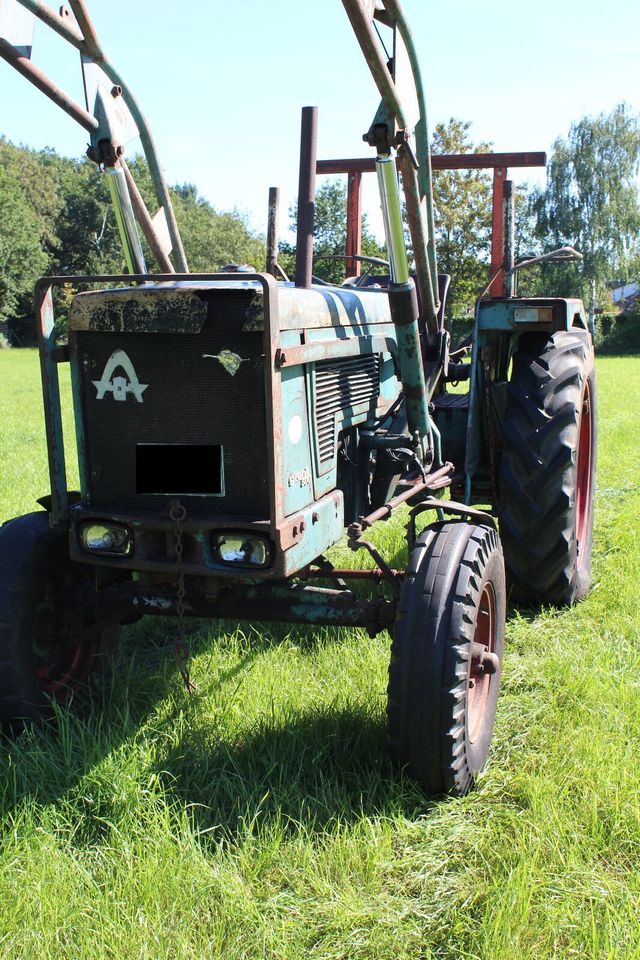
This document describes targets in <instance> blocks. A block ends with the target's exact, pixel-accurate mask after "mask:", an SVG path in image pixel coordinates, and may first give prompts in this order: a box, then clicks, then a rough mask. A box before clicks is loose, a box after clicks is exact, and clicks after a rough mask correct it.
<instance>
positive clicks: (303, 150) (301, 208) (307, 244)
mask: <svg viewBox="0 0 640 960" xmlns="http://www.w3.org/2000/svg"><path fill="white" fill-rule="evenodd" d="M317 145H318V108H317V107H303V108H302V124H301V129H300V177H299V180H298V224H297V231H296V287H310V286H311V273H312V266H313V219H314V213H315V199H316V154H317Z"/></svg>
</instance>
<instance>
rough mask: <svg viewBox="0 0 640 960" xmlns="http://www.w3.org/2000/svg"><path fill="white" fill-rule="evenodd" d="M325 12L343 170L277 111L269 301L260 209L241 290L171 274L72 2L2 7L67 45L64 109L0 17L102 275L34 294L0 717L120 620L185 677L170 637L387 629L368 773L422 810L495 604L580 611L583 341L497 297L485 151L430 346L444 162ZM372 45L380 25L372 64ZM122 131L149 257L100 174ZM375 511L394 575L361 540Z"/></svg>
mask: <svg viewBox="0 0 640 960" xmlns="http://www.w3.org/2000/svg"><path fill="white" fill-rule="evenodd" d="M343 5H344V7H345V10H346V12H347V14H348V17H349V21H350V23H351V26H352V28H353V31H354V33H355V36H356V38H357V41H358V43H359V45H360V47H361V49H362V52H363V53H364V56H365V58H366V61H367V63H368V65H369V67H370V68H371V73H372V76H373V78H374V81H375V83H376V85H377V88H378V92H379V95H380V97H381V103H380V107H379V109H378V111H377V113H376V114H375V117H374V120H373V122H372V124H371V125H370V127H369V129H368V130H367V132H366V134H365V138H364V139H365V140H366V142H367V143H368V144H369V146H370V147H371V149H372V155H371V156H370V157H369V158H366V159H364V160H350V161H318V160H317V158H316V154H315V141H316V121H317V118H316V111H315V108H304V110H303V116H302V137H301V145H302V148H301V158H300V183H299V200H298V210H299V219H298V237H297V262H296V272H295V278H294V279H293V280H289V279H288V278H287V277H286V276H285V275H284V272H283V270H282V268H281V267H280V265H279V264H278V257H277V241H276V238H277V231H276V226H275V224H276V213H277V204H276V199H277V197H276V194H275V191H274V192H273V194H272V197H271V204H270V212H271V217H270V222H269V236H268V244H267V246H268V253H267V265H266V269H265V270H264V272H259V271H256V270H253V269H252V268H247V267H243V268H241V269H238V268H237V267H233V265H230V267H229V269H227V270H225V271H224V272H222V273H216V274H192V273H189V272H188V267H187V263H186V259H185V255H184V251H183V249H182V245H181V243H180V238H179V234H178V232H177V227H176V225H175V219H174V217H173V213H172V211H171V206H170V200H169V195H168V191H167V189H166V185H165V184H164V181H163V179H162V175H161V173H160V167H159V164H158V162H157V160H156V158H155V153H154V148H153V141H152V139H151V136H150V134H149V133H148V130H147V127H146V123H145V121H144V117H143V116H142V114H141V113H140V111H139V109H138V107H137V104H136V102H135V100H134V98H133V97H132V95H131V93H130V91H129V90H128V88H127V86H126V84H125V83H124V82H123V80H122V78H121V77H120V75H119V74H118V73H117V72H116V70H115V68H114V67H113V66H112V65H111V63H110V62H109V61H108V60H107V58H106V56H105V55H104V53H103V51H102V48H101V46H100V44H99V41H98V38H97V36H96V33H95V30H94V28H93V25H92V23H91V21H90V20H89V17H88V14H87V11H86V9H85V7H84V4H83V2H82V0H74V2H73V3H71V7H72V10H73V13H74V14H75V18H74V17H71V16H70V15H66V16H62V15H60V16H58V15H57V14H53V12H52V11H51V10H50V9H49V8H47V7H45V5H44V4H42V3H40V2H38V0H29V2H27V0H19V2H18V0H15V10H16V11H20V12H21V14H22V15H24V14H28V17H33V16H35V17H36V18H39V19H41V20H45V21H46V22H47V23H48V25H49V26H52V27H53V28H54V29H55V30H56V31H57V32H58V33H60V34H61V35H63V36H64V37H65V39H67V40H68V41H69V42H71V43H72V44H73V45H74V46H76V47H77V48H79V49H80V50H81V52H82V63H83V69H84V70H85V74H86V77H85V79H86V83H85V86H86V88H87V90H88V91H93V92H92V93H91V96H92V97H93V101H91V100H88V102H87V105H86V109H85V108H84V107H81V106H79V105H78V104H76V103H75V102H73V101H72V100H70V99H69V98H67V97H66V96H65V95H63V94H62V92H61V91H60V90H59V89H58V88H54V87H53V85H52V84H51V83H50V81H48V79H47V78H46V77H44V76H43V75H42V74H41V73H40V72H39V71H38V72H37V75H36V71H37V68H36V67H35V66H34V65H33V64H31V61H30V59H29V57H28V56H26V55H24V53H23V52H21V51H23V50H24V43H23V44H22V45H21V44H19V43H17V42H11V38H12V37H13V38H14V40H15V39H16V38H15V36H14V34H10V33H9V31H8V30H7V29H6V24H3V22H2V21H1V20H0V27H5V33H4V34H3V37H5V39H2V40H1V41H0V53H2V56H3V57H4V58H5V60H7V61H9V62H10V63H11V64H12V65H13V66H15V67H16V68H18V69H20V70H21V72H22V73H23V74H24V75H25V76H26V77H27V78H28V79H30V80H32V81H34V82H36V81H37V82H38V85H39V86H40V88H41V89H43V90H44V92H45V93H47V94H48V95H49V96H50V97H51V98H52V99H54V100H56V102H57V103H58V104H59V105H60V106H62V107H63V108H64V109H65V110H66V112H67V113H70V114H71V115H72V116H74V117H75V119H76V120H78V122H79V123H81V124H82V125H83V126H84V128H85V129H87V130H88V132H89V134H90V137H91V147H90V155H91V156H92V158H93V159H94V160H95V161H96V162H97V163H98V164H99V165H100V167H101V168H102V169H104V171H105V175H106V176H107V177H108V178H109V182H110V186H111V193H112V198H113V202H114V207H115V210H116V214H117V219H118V224H119V227H120V232H121V237H122V241H123V245H124V250H125V255H126V259H127V263H128V268H129V273H128V274H126V275H124V276H118V277H82V278H70V277H62V278H52V277H48V278H45V279H43V280H41V281H40V282H39V283H38V285H37V289H36V315H37V323H38V331H39V343H40V357H41V366H42V383H43V396H44V409H45V422H46V430H47V443H48V454H49V466H50V491H49V493H48V494H47V495H46V496H43V497H41V499H40V500H39V501H38V502H39V503H40V505H41V507H42V508H43V509H42V510H41V511H39V512H35V513H31V514H28V515H26V516H21V517H17V518H15V519H13V520H10V521H9V522H7V523H5V524H4V526H3V527H2V529H1V530H0V570H1V573H2V585H1V587H0V591H1V592H0V659H1V660H2V671H1V672H0V717H1V719H2V722H3V724H4V725H5V726H6V727H8V728H12V729H20V728H21V726H22V725H23V724H24V723H25V722H26V721H29V720H33V719H38V718H41V717H43V716H46V715H47V714H48V713H49V712H50V710H51V704H52V702H53V701H55V700H56V699H62V700H64V699H65V698H68V697H69V696H70V694H73V693H76V692H78V691H80V690H82V689H83V687H84V686H85V685H86V683H87V682H88V680H89V678H90V676H91V674H92V673H94V672H95V671H96V670H98V669H99V668H100V666H101V664H102V663H104V661H105V658H108V657H109V656H110V655H111V654H112V652H113V650H114V648H115V646H116V644H117V640H118V636H119V633H120V630H121V627H122V625H123V624H126V623H130V622H132V621H134V620H136V619H138V618H140V617H142V616H145V615H149V616H169V617H173V618H177V625H178V626H177V634H178V637H177V649H178V652H179V654H180V657H181V661H180V663H181V670H182V672H183V675H184V676H185V679H186V680H187V681H188V679H189V678H188V659H187V652H188V651H187V647H186V640H185V628H184V620H185V618H187V617H189V618H190V617H220V618H232V619H234V620H246V621H253V622H256V621H257V622H262V621H283V622H295V623H303V624H311V625H318V624H325V625H333V626H343V627H344V626H347V627H364V628H366V630H368V631H369V632H370V634H372V635H375V634H377V633H378V632H380V631H383V630H387V631H389V633H390V635H391V638H392V640H391V658H390V666H389V682H388V730H389V743H390V750H391V757H392V761H393V764H394V765H395V767H396V768H398V769H399V770H404V771H406V773H407V774H408V775H410V776H411V777H413V778H414V779H415V780H416V781H418V783H419V784H421V785H422V787H423V788H424V789H425V790H426V791H428V792H429V793H433V794H439V793H444V792H452V793H457V794H462V793H465V792H466V791H467V790H469V789H470V787H471V786H472V785H473V783H474V780H475V778H476V777H477V775H478V774H479V772H480V771H481V770H482V768H483V766H484V765H485V762H486V760H487V756H488V753H489V748H490V742H491V737H492V731H493V725H494V718H495V714H496V704H497V698H498V689H499V684H500V673H501V665H502V660H503V653H504V631H505V616H506V603H507V593H508V592H509V594H510V597H511V598H512V599H513V600H514V601H518V602H522V603H525V604H540V603H545V604H547V603H550V604H569V605H571V604H573V603H575V602H576V601H577V600H579V599H580V598H581V597H583V596H584V595H585V593H586V592H587V591H588V589H589V584H590V555H591V540H592V528H593V495H594V471H595V458H596V393H595V381H594V363H593V346H592V338H591V335H590V331H589V325H588V322H587V318H586V316H585V311H584V308H583V305H582V303H581V302H580V301H578V300H571V299H558V298H551V297H550V298H536V299H522V298H519V297H518V296H517V294H516V279H517V275H518V271H519V270H521V269H524V268H525V267H526V266H528V265H530V263H531V262H532V261H531V260H529V261H525V262H524V263H516V262H514V257H513V217H512V216H510V215H509V211H510V203H511V201H510V191H509V183H508V182H506V183H505V179H506V171H507V167H509V166H515V165H524V164H532V163H540V162H544V157H542V159H541V158H540V155H522V154H511V155H506V154H494V155H491V154H487V155H484V156H483V158H482V159H481V160H478V159H477V158H476V161H475V162H476V163H482V164H483V165H485V166H487V167H493V169H494V221H493V223H494V229H493V247H492V257H491V275H490V284H489V287H488V288H487V290H486V291H485V293H484V294H483V296H481V297H480V299H479V300H478V302H477V307H476V314H475V323H474V329H473V334H472V336H471V337H470V338H469V339H468V340H466V341H463V342H462V343H460V344H455V345H452V344H451V342H450V334H449V331H448V330H447V326H446V323H445V310H444V306H445V299H446V295H447V288H448V284H449V278H448V277H447V276H446V275H443V274H439V273H438V270H437V260H436V250H435V245H434V234H435V231H434V210H433V199H432V181H431V178H432V167H433V166H434V165H435V161H437V162H438V164H439V165H440V166H447V165H449V166H461V165H463V164H464V163H465V162H469V158H468V157H467V158H466V160H465V158H460V157H457V158H456V157H449V158H446V157H445V158H442V157H439V158H433V161H434V163H432V158H431V157H430V154H429V146H428V131H427V125H426V114H425V108H424V97H423V91H422V84H421V80H420V75H419V72H418V66H417V56H416V52H415V47H414V43H413V40H412V37H411V34H410V31H409V29H408V27H407V24H406V21H405V18H404V15H403V12H402V10H401V7H400V4H399V3H398V2H397V0H380V2H364V0H343ZM28 17H27V19H28ZM9 20H10V18H9ZM18 20H20V18H19V17H16V20H15V21H14V22H12V23H10V24H9V26H11V27H12V29H14V28H15V29H17V27H16V23H17V21H18ZM374 27H376V28H377V29H378V30H384V31H388V34H389V41H388V47H389V48H391V47H392V48H393V57H392V58H391V60H390V61H389V62H387V58H386V56H385V54H384V51H383V50H382V48H381V46H380V42H379V39H378V32H377V31H376V29H374ZM15 29H14V33H15ZM406 77H409V78H410V79H409V82H408V83H407V81H406V79H402V78H406ZM88 96H89V94H88ZM129 124H134V126H135V127H136V128H137V130H138V131H139V132H140V134H141V137H142V142H143V145H144V147H145V150H146V152H147V157H148V159H149V166H150V169H151V172H152V174H153V176H154V182H155V185H156V193H157V196H158V200H159V202H160V204H161V207H162V211H163V216H164V218H165V221H166V224H167V227H168V230H167V231H166V233H167V235H168V237H169V240H168V242H166V241H165V239H163V236H161V235H160V232H159V231H156V229H155V224H156V222H157V220H154V219H153V218H152V217H151V216H150V214H149V213H148V211H147V209H146V207H145V206H144V204H143V203H142V200H141V198H140V195H139V193H138V191H137V188H136V186H135V183H134V182H133V178H132V177H131V174H130V172H129V171H128V168H127V166H126V162H125V160H124V155H123V143H124V142H125V136H124V130H125V129H126V128H127V126H128V125H129ZM328 169H331V170H333V171H338V172H347V173H349V174H350V178H349V189H350V201H353V202H350V203H349V211H350V217H351V221H350V224H349V230H348V236H349V238H350V247H349V248H348V249H347V251H346V258H347V271H346V272H347V276H348V279H347V280H346V281H345V282H344V283H343V284H341V285H330V284H328V283H324V282H322V281H318V280H316V279H315V278H314V276H313V273H312V256H313V250H312V240H313V198H314V191H315V177H316V173H317V172H318V171H319V172H326V171H327V170H328ZM367 171H373V172H374V173H375V175H376V177H377V180H378V185H379V192H380V202H381V209H382V214H383V220H384V230H385V238H386V246H387V256H388V260H387V262H386V263H385V264H383V265H382V269H383V272H382V273H378V274H377V275H375V276H374V275H372V274H371V273H369V272H366V271H365V272H364V273H363V274H361V273H360V264H361V263H362V260H363V259H364V258H362V257H361V254H360V250H359V249H358V242H357V237H358V229H357V220H358V218H359V209H358V206H359V203H358V200H359V194H358V192H357V187H358V186H359V178H360V176H361V175H362V174H363V173H366V172H367ZM354 185H355V186H354ZM352 188H353V190H354V193H353V196H351V191H352ZM136 221H137V223H136ZM139 230H140V231H142V234H143V235H144V237H145V238H146V244H143V242H142V241H141V238H140V234H139ZM406 230H408V233H409V234H410V238H411V261H410V259H409V257H408V254H407V241H406V238H405V232H406ZM354 238H355V239H354ZM149 252H151V253H152V254H153V255H154V256H155V258H156V261H157V264H158V269H157V272H155V273H154V272H151V271H149V270H148V269H147V265H146V261H145V256H149ZM551 256H553V257H554V258H556V259H559V258H562V259H567V258H575V257H577V256H579V255H578V254H576V253H575V251H573V250H571V249H570V248H563V249H562V250H560V251H556V252H555V253H554V254H553V255H551ZM536 262H537V261H536ZM377 267H378V269H380V267H381V264H380V263H378V264H377ZM61 283H65V284H70V283H71V284H76V285H80V284H82V285H83V289H82V292H79V293H77V294H76V296H75V298H74V299H73V302H72V304H71V307H70V312H69V333H68V341H64V342H63V341H60V340H59V339H58V338H57V336H56V333H55V324H54V315H53V291H54V288H55V286H56V285H58V284H61ZM61 364H69V366H70V370H71V378H72V385H73V405H74V416H75V427H76V435H77V457H78V466H79V476H80V489H79V490H77V491H76V490H69V489H68V485H67V480H66V467H65V454H64V445H63V436H62V416H61V406H60V395H59V386H58V368H59V366H60V365H61ZM400 507H402V508H403V510H402V516H403V518H404V522H405V523H406V541H407V547H408V562H407V565H406V568H405V569H397V567H396V565H395V564H397V562H398V561H397V560H394V559H393V558H390V557H388V556H384V551H382V549H381V548H379V546H376V543H375V534H370V531H371V530H372V529H373V528H374V527H375V526H376V525H377V524H380V523H383V522H384V521H386V520H387V519H388V518H389V517H390V516H392V515H393V514H394V513H395V512H396V511H397V510H398V509H399V508H400ZM345 534H346V537H347V543H348V546H349V547H350V548H351V549H352V550H353V551H354V553H355V552H357V553H358V559H359V561H361V562H359V563H358V564H357V565H355V566H356V568H354V569H343V568H342V567H340V568H337V567H336V566H335V565H334V563H332V561H331V558H330V556H328V554H329V551H330V550H331V548H332V547H333V546H334V545H335V544H337V543H338V542H339V541H340V540H341V539H342V538H343V537H345ZM365 561H366V562H365Z"/></svg>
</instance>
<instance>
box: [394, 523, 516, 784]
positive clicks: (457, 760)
mask: <svg viewBox="0 0 640 960" xmlns="http://www.w3.org/2000/svg"><path fill="white" fill-rule="evenodd" d="M505 595H506V590H505V574H504V562H503V558H502V548H501V546H500V540H499V538H498V535H497V533H496V531H495V530H494V529H493V528H491V527H485V526H480V525H477V524H471V523H465V522H461V521H457V522H450V523H436V524H433V525H432V526H430V527H427V529H426V530H424V531H423V533H422V534H421V536H420V537H419V538H418V541H417V544H416V546H415V548H414V550H413V551H412V553H411V557H410V558H409V566H408V569H407V575H406V577H405V581H404V584H403V588H402V595H401V598H400V603H399V605H398V615H397V618H396V622H395V625H394V631H393V643H392V647H391V663H390V666H389V687H388V722H389V742H390V749H391V757H392V760H393V762H394V765H395V766H396V767H398V768H404V769H406V771H407V772H408V773H409V774H410V776H412V777H413V778H414V779H415V780H417V781H418V783H419V784H420V785H421V786H422V787H423V788H424V789H425V790H426V791H427V792H428V793H430V794H442V793H453V794H457V795H459V796H460V795H463V794H465V793H467V792H468V790H470V789H471V787H472V786H473V783H474V781H475V778H476V777H477V775H478V774H479V773H480V771H481V770H482V768H483V767H484V765H485V763H486V761H487V757H488V754H489V747H490V744H491V737H492V734H493V725H494V720H495V715H496V705H497V700H498V688H499V684H500V665H501V660H502V649H503V644H504V624H505V608H506V596H505Z"/></svg>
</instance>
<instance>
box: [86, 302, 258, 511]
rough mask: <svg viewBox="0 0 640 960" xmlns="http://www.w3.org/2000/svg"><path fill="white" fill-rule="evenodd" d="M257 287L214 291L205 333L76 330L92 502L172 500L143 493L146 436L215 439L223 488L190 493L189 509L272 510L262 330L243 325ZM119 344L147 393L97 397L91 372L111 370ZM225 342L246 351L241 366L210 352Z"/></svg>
mask: <svg viewBox="0 0 640 960" xmlns="http://www.w3.org/2000/svg"><path fill="white" fill-rule="evenodd" d="M250 296H251V295H250V294H248V295H247V296H242V295H238V294H231V295H230V294H224V293H218V294H217V295H215V296H212V297H211V298H210V302H209V308H208V315H207V320H206V321H205V324H204V327H203V329H202V331H201V332H200V333H198V334H185V333H175V334H174V333H119V332H113V331H109V332H101V331H100V332H98V331H80V332H78V333H77V335H76V336H77V349H78V357H79V362H80V368H81V379H82V402H83V414H84V424H85V437H86V454H87V464H86V482H87V489H88V493H89V499H90V502H91V504H92V505H96V506H100V505H101V504H104V505H105V506H106V505H114V506H120V507H122V508H130V509H133V510H135V509H142V510H145V509H152V510H157V509H163V508H164V507H166V504H167V501H168V500H169V499H172V498H171V497H167V496H164V495H157V494H138V493H136V446H137V444H139V443H146V444H148V443H157V444H203V445H204V444H216V445H220V446H222V450H223V462H224V486H225V492H224V496H219V497H218V496H188V495H187V496H181V498H180V499H181V500H182V501H183V502H184V504H185V506H186V507H187V509H188V510H189V511H190V512H191V513H207V514H214V515H215V514H223V513H224V514H242V515H244V516H248V517H263V516H268V515H269V497H268V483H267V476H268V467H267V425H266V402H265V386H264V358H263V341H262V334H261V333H242V332H241V327H242V324H243V323H244V322H245V319H246V310H247V307H248V305H249V302H250ZM114 350H123V351H125V353H126V354H127V357H128V358H129V359H130V361H131V363H132V364H133V368H134V370H135V373H136V375H137V377H138V380H139V381H140V383H141V384H148V386H147V387H146V388H145V390H144V393H143V394H142V397H143V402H142V403H140V402H137V401H136V399H135V397H133V396H127V398H126V400H125V401H116V400H115V399H114V397H113V393H112V392H111V393H110V392H107V394H106V395H105V396H104V398H103V399H101V400H98V398H97V390H96V387H95V386H94V383H93V382H92V381H94V380H100V379H101V378H102V376H103V373H104V370H105V367H106V364H107V362H108V360H109V357H110V356H111V355H112V353H113V351H114ZM225 350H227V351H232V352H233V353H236V354H237V355H238V356H239V357H241V358H242V360H243V362H242V363H241V364H240V366H239V368H238V370H237V372H236V373H235V375H233V376H232V375H231V374H230V373H228V372H227V370H226V369H225V368H224V367H223V366H222V364H221V363H220V362H219V361H218V360H217V359H214V358H213V357H212V356H210V357H203V354H210V355H216V354H220V353H221V352H222V351H225ZM119 372H120V373H122V371H119ZM177 450H178V453H177V455H179V448H177Z"/></svg>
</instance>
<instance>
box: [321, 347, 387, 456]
mask: <svg viewBox="0 0 640 960" xmlns="http://www.w3.org/2000/svg"><path fill="white" fill-rule="evenodd" d="M313 376H314V407H313V412H314V419H315V425H316V438H317V451H318V462H319V465H321V466H323V465H325V464H329V463H331V462H332V461H333V458H334V457H335V453H336V450H335V447H336V434H337V430H339V429H340V427H341V426H342V425H344V424H346V423H347V422H348V421H350V420H351V418H352V417H353V416H354V415H357V414H362V413H367V412H368V411H370V412H371V413H373V412H374V411H375V407H376V402H377V398H378V396H379V395H380V356H379V354H367V355H365V356H360V357H347V358H345V359H344V360H322V361H320V362H319V363H316V365H315V370H314V375H313ZM338 415H339V416H338ZM336 426H337V429H336Z"/></svg>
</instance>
